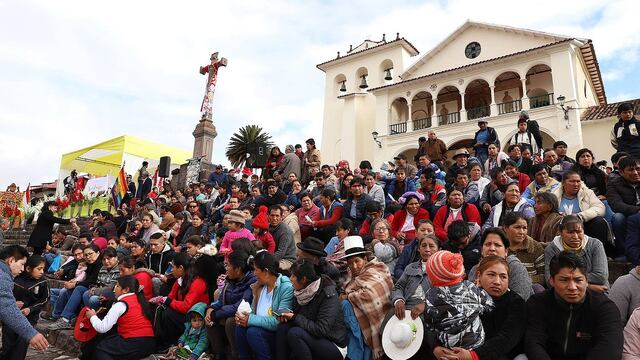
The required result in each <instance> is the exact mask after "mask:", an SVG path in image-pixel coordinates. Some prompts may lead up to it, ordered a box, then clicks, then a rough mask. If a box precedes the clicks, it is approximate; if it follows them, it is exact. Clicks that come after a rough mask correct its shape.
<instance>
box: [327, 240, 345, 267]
mask: <svg viewBox="0 0 640 360" xmlns="http://www.w3.org/2000/svg"><path fill="white" fill-rule="evenodd" d="M344 250H345V249H344V239H343V240H340V241H338V245H336V250H335V251H334V252H333V254H331V255H329V256H327V257H326V260H327V262H330V263H333V264H334V265H335V266H336V267H337V268H338V270H340V271H341V272H343V271H347V261H346V260H345V259H343V258H342V257H343V256H344Z"/></svg>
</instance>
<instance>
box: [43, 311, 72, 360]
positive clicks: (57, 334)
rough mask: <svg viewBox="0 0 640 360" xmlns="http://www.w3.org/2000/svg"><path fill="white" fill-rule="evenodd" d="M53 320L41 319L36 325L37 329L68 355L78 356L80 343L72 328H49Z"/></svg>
mask: <svg viewBox="0 0 640 360" xmlns="http://www.w3.org/2000/svg"><path fill="white" fill-rule="evenodd" d="M52 323H53V322H51V321H47V320H44V319H40V320H39V321H38V324H37V325H36V330H38V331H39V332H41V333H42V334H43V335H44V336H46V337H47V340H48V341H49V343H50V344H51V345H53V346H55V347H56V348H58V349H61V350H62V351H64V352H65V353H66V354H67V355H70V356H74V357H75V356H78V355H79V354H80V343H79V342H78V341H77V340H76V339H75V338H74V337H73V329H71V330H49V325H51V324H52Z"/></svg>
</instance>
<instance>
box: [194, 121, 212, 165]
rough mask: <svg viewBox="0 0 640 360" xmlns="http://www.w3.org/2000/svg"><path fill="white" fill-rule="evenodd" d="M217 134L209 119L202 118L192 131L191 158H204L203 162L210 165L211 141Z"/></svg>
mask: <svg viewBox="0 0 640 360" xmlns="http://www.w3.org/2000/svg"><path fill="white" fill-rule="evenodd" d="M216 135H218V133H217V132H216V127H215V126H214V125H213V121H212V120H211V118H210V117H206V116H204V115H203V116H202V118H201V119H200V122H199V123H198V125H196V128H195V130H193V137H194V138H195V141H194V143H193V157H200V156H204V159H203V161H204V162H207V163H211V160H212V159H213V140H214V139H215V137H216Z"/></svg>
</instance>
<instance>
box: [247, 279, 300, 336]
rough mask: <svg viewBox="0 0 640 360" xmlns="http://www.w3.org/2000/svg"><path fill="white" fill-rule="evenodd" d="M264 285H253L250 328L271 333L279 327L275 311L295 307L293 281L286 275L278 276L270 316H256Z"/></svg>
mask: <svg viewBox="0 0 640 360" xmlns="http://www.w3.org/2000/svg"><path fill="white" fill-rule="evenodd" d="M262 288H263V285H260V284H259V283H257V282H255V283H253V284H252V285H251V289H252V290H253V303H252V304H251V308H252V310H253V313H251V314H249V323H248V325H249V326H257V327H260V328H263V329H266V330H269V331H276V328H277V327H278V319H276V316H275V314H274V313H273V312H274V311H276V310H278V309H284V308H287V309H291V308H292V306H293V285H291V280H289V278H288V277H286V276H284V275H282V274H281V275H278V279H277V280H276V287H275V288H274V289H273V302H272V303H271V311H270V315H269V316H258V315H256V309H257V307H258V299H259V298H260V293H261V292H262Z"/></svg>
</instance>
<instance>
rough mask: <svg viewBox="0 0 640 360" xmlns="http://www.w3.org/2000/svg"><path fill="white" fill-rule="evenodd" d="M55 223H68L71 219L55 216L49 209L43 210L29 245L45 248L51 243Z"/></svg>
mask: <svg viewBox="0 0 640 360" xmlns="http://www.w3.org/2000/svg"><path fill="white" fill-rule="evenodd" d="M55 223H58V224H65V225H66V224H69V219H61V218H58V217H55V216H53V213H52V212H51V210H49V209H44V210H42V213H41V214H40V216H39V217H38V222H37V223H36V226H35V228H34V229H33V232H32V233H31V236H30V237H29V242H28V243H27V246H31V247H34V248H36V247H39V248H44V247H46V246H47V244H49V243H51V232H52V231H53V224H55Z"/></svg>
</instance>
